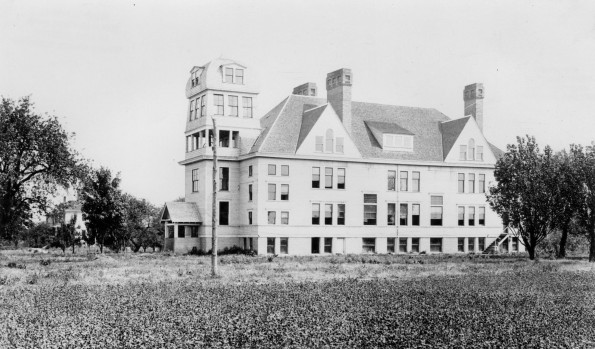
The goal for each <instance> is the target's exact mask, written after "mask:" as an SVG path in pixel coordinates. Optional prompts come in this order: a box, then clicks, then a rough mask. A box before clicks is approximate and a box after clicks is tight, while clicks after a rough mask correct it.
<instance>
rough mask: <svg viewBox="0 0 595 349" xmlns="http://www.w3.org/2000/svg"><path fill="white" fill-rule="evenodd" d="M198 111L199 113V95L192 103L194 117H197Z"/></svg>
mask: <svg viewBox="0 0 595 349" xmlns="http://www.w3.org/2000/svg"><path fill="white" fill-rule="evenodd" d="M199 113H200V97H198V98H196V102H195V103H194V119H198V115H199Z"/></svg>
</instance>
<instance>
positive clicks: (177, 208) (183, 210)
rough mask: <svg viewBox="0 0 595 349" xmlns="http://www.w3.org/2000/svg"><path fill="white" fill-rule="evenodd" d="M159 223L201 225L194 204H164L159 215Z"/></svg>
mask: <svg viewBox="0 0 595 349" xmlns="http://www.w3.org/2000/svg"><path fill="white" fill-rule="evenodd" d="M161 221H172V222H173V223H201V222H202V219H201V217H200V213H199V212H198V205H197V204H196V202H166V203H165V207H164V208H163V211H162V213H161Z"/></svg>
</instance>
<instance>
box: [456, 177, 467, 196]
mask: <svg viewBox="0 0 595 349" xmlns="http://www.w3.org/2000/svg"><path fill="white" fill-rule="evenodd" d="M458 183H459V187H458V190H457V192H459V193H464V192H465V174H464V173H459V182H458Z"/></svg>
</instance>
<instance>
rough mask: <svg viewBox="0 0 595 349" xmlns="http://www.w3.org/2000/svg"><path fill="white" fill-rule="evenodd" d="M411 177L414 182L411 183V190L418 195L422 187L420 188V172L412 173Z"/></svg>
mask: <svg viewBox="0 0 595 349" xmlns="http://www.w3.org/2000/svg"><path fill="white" fill-rule="evenodd" d="M411 177H412V181H413V182H412V183H411V186H412V188H411V190H412V191H414V192H416V193H419V188H420V186H419V172H411Z"/></svg>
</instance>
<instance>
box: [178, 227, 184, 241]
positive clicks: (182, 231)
mask: <svg viewBox="0 0 595 349" xmlns="http://www.w3.org/2000/svg"><path fill="white" fill-rule="evenodd" d="M178 237H179V238H185V237H186V227H185V226H183V225H178Z"/></svg>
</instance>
